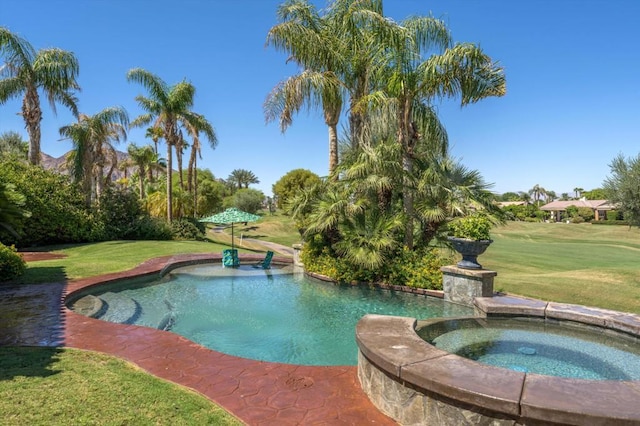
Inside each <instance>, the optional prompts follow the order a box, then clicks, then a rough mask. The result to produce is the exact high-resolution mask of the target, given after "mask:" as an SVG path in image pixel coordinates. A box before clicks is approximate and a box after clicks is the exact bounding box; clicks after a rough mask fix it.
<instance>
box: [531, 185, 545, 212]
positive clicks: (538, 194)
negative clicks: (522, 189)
mask: <svg viewBox="0 0 640 426" xmlns="http://www.w3.org/2000/svg"><path fill="white" fill-rule="evenodd" d="M546 193H547V190H546V189H544V188H543V187H541V186H540V185H538V184H535V185H534V186H533V188H531V189H530V190H529V194H530V195H531V196H532V197H533V201H535V202H536V205H537V206H538V207H540V199H541V198H542V197H544V195H545V194H546Z"/></svg>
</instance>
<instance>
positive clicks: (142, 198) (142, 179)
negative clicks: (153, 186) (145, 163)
mask: <svg viewBox="0 0 640 426" xmlns="http://www.w3.org/2000/svg"><path fill="white" fill-rule="evenodd" d="M144 175H145V170H144V167H140V170H138V179H140V199H141V200H144Z"/></svg>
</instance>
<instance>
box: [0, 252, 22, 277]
mask: <svg viewBox="0 0 640 426" xmlns="http://www.w3.org/2000/svg"><path fill="white" fill-rule="evenodd" d="M26 269H27V265H26V263H25V261H24V259H22V256H20V254H18V252H17V251H16V248H15V247H14V246H10V247H7V246H5V245H4V244H2V243H0V281H8V280H11V279H13V278H16V277H19V276H20V275H22V274H24V271H25V270H26Z"/></svg>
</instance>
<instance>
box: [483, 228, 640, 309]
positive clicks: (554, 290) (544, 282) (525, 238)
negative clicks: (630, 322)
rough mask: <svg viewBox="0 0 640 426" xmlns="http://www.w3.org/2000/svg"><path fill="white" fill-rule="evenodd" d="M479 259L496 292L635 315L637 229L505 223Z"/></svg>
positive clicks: (639, 294)
mask: <svg viewBox="0 0 640 426" xmlns="http://www.w3.org/2000/svg"><path fill="white" fill-rule="evenodd" d="M492 238H493V240H494V243H493V244H492V245H491V246H490V247H489V249H488V250H487V251H486V252H485V254H483V255H482V256H480V258H479V260H480V263H481V264H482V265H483V267H485V268H486V269H491V270H494V271H497V272H498V276H497V277H496V278H495V280H494V288H495V289H496V290H500V291H505V292H507V293H512V294H518V295H522V296H527V297H533V298H536V299H541V300H547V301H555V302H565V303H576V304H580V305H587V306H598V307H602V308H607V309H614V310H619V311H625V312H633V313H638V314H640V262H639V260H640V230H638V229H637V228H629V227H626V226H605V225H590V224H565V223H525V222H509V223H508V224H507V225H505V226H502V227H498V228H496V229H494V230H493V232H492Z"/></svg>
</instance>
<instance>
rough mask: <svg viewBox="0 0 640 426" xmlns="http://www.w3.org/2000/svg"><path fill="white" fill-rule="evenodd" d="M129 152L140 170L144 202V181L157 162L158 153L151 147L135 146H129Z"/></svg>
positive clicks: (140, 188)
mask: <svg viewBox="0 0 640 426" xmlns="http://www.w3.org/2000/svg"><path fill="white" fill-rule="evenodd" d="M127 152H128V153H129V157H130V159H131V162H132V163H133V165H135V166H136V167H137V168H138V179H140V186H139V191H140V199H141V200H144V179H145V176H146V175H147V172H148V170H149V169H150V168H151V165H152V164H153V163H154V162H155V161H156V153H155V152H154V151H153V148H152V147H151V146H150V145H145V146H143V147H138V146H136V145H135V144H129V146H128V147H127Z"/></svg>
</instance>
